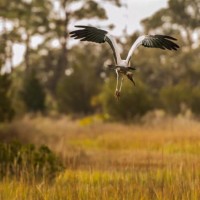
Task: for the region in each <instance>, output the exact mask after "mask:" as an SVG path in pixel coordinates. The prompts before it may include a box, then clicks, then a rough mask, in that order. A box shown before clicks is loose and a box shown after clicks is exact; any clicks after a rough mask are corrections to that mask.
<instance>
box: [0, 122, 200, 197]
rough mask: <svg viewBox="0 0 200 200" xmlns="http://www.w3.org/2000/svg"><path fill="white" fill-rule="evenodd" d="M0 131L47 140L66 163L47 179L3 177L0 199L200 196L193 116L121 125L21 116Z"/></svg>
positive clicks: (198, 126) (198, 135) (198, 133)
mask: <svg viewBox="0 0 200 200" xmlns="http://www.w3.org/2000/svg"><path fill="white" fill-rule="evenodd" d="M6 134H7V135H8V136H9V137H7V138H6V137H5V135H6ZM0 136H3V137H2V140H4V141H6V142H9V141H10V140H11V139H10V138H14V137H16V136H17V137H16V139H18V140H20V141H21V142H24V143H34V144H35V145H38V146H39V145H42V144H45V145H48V146H49V147H50V148H51V149H52V150H53V151H54V152H56V154H57V155H58V156H60V158H62V160H63V163H64V165H65V170H64V171H62V172H61V173H60V174H58V175H57V176H56V177H55V179H53V180H51V181H49V180H48V179H46V178H45V177H44V178H43V179H42V180H39V181H38V180H36V179H34V177H33V178H31V179H30V180H31V181H27V178H25V177H23V176H21V177H20V178H19V177H16V178H15V177H12V178H9V177H8V176H5V177H4V178H3V179H1V181H0V200H27V199H30V200H40V199H41V200H43V199H44V200H65V199H66V200H94V199H95V200H96V199H97V200H98V199H99V200H138V199H139V200H140V199H141V200H151V199H152V200H156V199H159V200H168V199H170V200H171V199H172V200H173V199H174V200H185V199H188V200H198V199H200V156H199V154H200V123H199V122H198V121H194V120H188V119H182V118H181V119H173V120H171V119H169V120H166V119H164V120H163V121H159V123H156V124H154V123H153V122H152V123H151V124H148V125H147V124H143V125H141V124H140V125H139V124H138V125H122V124H105V123H102V122H92V123H87V124H86V123H83V122H81V123H79V122H78V121H70V120H69V119H66V118H61V119H59V120H56V119H50V118H34V119H30V118H26V119H23V120H20V121H14V122H13V123H11V124H7V125H6V124H4V125H3V126H1V127H0ZM24 170H25V169H24ZM22 174H26V176H27V173H26V171H25V172H24V173H22ZM28 175H29V174H28Z"/></svg>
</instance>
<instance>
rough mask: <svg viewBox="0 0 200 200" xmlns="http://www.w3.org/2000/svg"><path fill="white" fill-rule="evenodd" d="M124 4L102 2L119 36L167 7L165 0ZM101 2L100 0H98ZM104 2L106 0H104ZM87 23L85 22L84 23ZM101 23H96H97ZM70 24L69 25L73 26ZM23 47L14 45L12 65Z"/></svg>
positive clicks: (17, 60)
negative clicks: (114, 4)
mask: <svg viewBox="0 0 200 200" xmlns="http://www.w3.org/2000/svg"><path fill="white" fill-rule="evenodd" d="M122 1H123V2H124V3H125V5H126V6H124V7H123V8H117V7H116V6H112V5H110V4H108V3H104V4H103V5H104V8H105V9H106V11H107V15H108V20H107V21H108V24H114V25H115V29H114V30H113V31H112V34H113V35H116V36H119V35H121V34H122V30H124V29H125V28H127V33H128V34H131V33H133V32H134V31H136V30H141V29H142V27H141V25H140V21H141V20H142V19H144V18H146V17H149V16H151V15H152V14H153V13H154V12H156V11H158V10H159V9H161V8H164V7H167V0H122ZM100 2H101V1H100ZM104 2H106V1H104ZM80 23H81V24H85V25H87V24H88V21H85V20H82V21H78V22H76V24H80ZM86 23H87V24H86ZM90 24H92V25H96V24H97V21H96V20H92V21H91V22H90ZM99 24H100V25H102V26H103V24H101V23H98V25H99ZM73 25H74V24H72V25H71V26H73ZM40 41H41V40H39V39H37V38H35V39H34V40H33V42H32V43H34V46H36V45H37V44H38V43H39V42H40ZM24 51H25V49H24V47H23V46H22V45H14V59H13V62H14V65H17V64H19V63H20V62H21V61H22V58H23V54H24Z"/></svg>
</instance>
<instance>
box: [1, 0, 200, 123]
mask: <svg viewBox="0 0 200 200" xmlns="http://www.w3.org/2000/svg"><path fill="white" fill-rule="evenodd" d="M109 3H111V4H113V5H115V6H122V4H121V2H120V1H119V0H110V1H109ZM56 8H57V9H56ZM177 13H178V14H177ZM106 17H107V15H106V11H105V9H104V8H103V7H102V4H101V3H99V2H98V1H92V0H82V1H76V0H57V1H53V0H47V1H39V0H15V1H11V2H10V3H9V4H8V3H7V1H5V0H0V21H1V24H2V30H1V33H0V69H1V70H3V69H4V68H5V66H6V68H7V69H9V73H4V74H1V76H0V97H1V98H0V121H5V120H10V119H12V118H13V117H14V116H20V115H24V114H26V113H30V112H31V113H35V112H41V113H44V114H48V113H50V112H52V111H56V112H58V113H63V114H73V115H74V114H75V115H86V114H92V113H97V112H98V113H104V114H108V115H109V116H110V117H111V118H113V119H124V120H126V119H134V118H135V117H140V116H143V115H144V114H145V113H147V112H148V111H151V110H154V109H163V110H165V111H166V112H167V113H170V114H174V115H176V114H178V113H180V112H183V111H184V109H190V110H191V111H192V112H193V113H194V114H196V115H199V113H200V104H199V102H200V90H199V86H200V81H199V77H200V66H199V59H198V58H199V55H200V47H199V43H200V27H199V22H200V3H199V1H198V0H194V1H192V2H191V1H188V0H179V1H178V0H175V1H174V0H169V2H168V7H167V8H164V9H161V10H159V11H158V12H156V13H154V14H153V15H152V16H151V17H149V18H147V19H144V20H142V22H141V23H142V26H143V31H142V32H134V33H133V34H132V35H130V36H129V35H127V36H126V40H125V41H124V40H123V41H120V39H119V43H120V44H121V45H122V46H123V49H124V50H125V51H124V52H123V53H124V55H122V57H123V56H125V55H126V53H127V52H128V50H129V48H130V46H131V45H132V43H133V41H134V40H135V39H136V38H137V37H138V36H139V35H141V34H166V35H172V36H174V37H176V38H178V43H179V45H180V46H181V48H180V50H179V51H178V52H176V53H174V52H167V51H162V50H157V49H151V50H149V49H147V48H142V47H141V48H139V50H138V51H137V52H136V54H135V55H133V58H134V59H132V60H134V63H132V64H133V65H135V66H136V68H137V70H136V72H135V76H134V78H135V82H136V87H133V85H132V84H131V83H129V82H128V81H125V84H124V89H123V93H122V97H121V100H120V101H119V102H117V101H116V100H115V99H114V88H115V87H114V85H115V81H116V80H115V74H114V73H112V72H110V71H108V70H106V69H105V68H104V66H106V63H107V62H108V61H109V62H113V60H110V59H111V58H112V55H111V54H112V52H111V50H110V49H109V47H108V45H106V44H103V45H104V46H103V47H102V46H100V45H95V44H91V43H81V45H76V44H75V45H73V46H71V45H69V34H68V33H69V25H70V24H71V23H72V22H75V21H77V20H80V19H93V18H98V20H104V19H106ZM8 23H10V24H11V27H12V28H10V29H8V28H7V26H6V24H8ZM111 27H112V25H111V26H110V27H107V29H109V28H111ZM36 36H37V37H40V38H41V40H42V42H41V43H40V44H39V45H38V46H37V48H33V47H32V45H31V44H32V43H31V41H32V39H33V37H36ZM54 42H56V43H57V46H56V47H55V46H54V45H53V43H54ZM16 43H20V44H23V45H24V46H25V53H24V58H23V62H22V63H20V64H19V66H17V67H14V66H13V45H14V44H16ZM109 55H110V56H109ZM132 62H133V61H132Z"/></svg>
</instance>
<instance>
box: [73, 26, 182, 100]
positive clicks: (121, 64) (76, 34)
mask: <svg viewBox="0 0 200 200" xmlns="http://www.w3.org/2000/svg"><path fill="white" fill-rule="evenodd" d="M75 27H77V28H80V29H78V30H75V31H72V32H70V36H71V37H73V38H74V39H80V41H90V42H96V43H104V42H107V43H108V44H109V45H110V47H111V49H112V51H113V55H114V60H115V65H108V67H109V68H110V69H113V70H115V72H116V74H117V84H116V90H115V95H116V97H117V98H119V97H120V92H121V89H122V82H123V77H122V78H121V84H120V86H119V74H122V75H125V76H127V78H128V79H129V80H130V81H131V82H132V83H133V84H135V82H134V80H133V72H132V71H133V70H135V68H134V67H131V66H130V59H131V56H132V54H133V53H134V51H135V50H136V49H137V48H138V47H139V46H140V45H142V46H144V47H149V48H160V49H163V50H165V49H168V50H177V49H178V48H179V46H178V45H177V44H176V43H175V42H173V40H176V39H175V38H173V37H171V36H166V35H143V36H140V37H138V38H137V40H136V41H135V42H134V43H133V45H132V47H131V48H130V50H129V52H128V55H127V58H126V59H121V56H120V51H119V48H118V46H117V43H116V40H115V38H114V37H113V36H112V35H110V34H109V33H108V32H107V31H105V30H101V29H98V28H95V27H92V26H75Z"/></svg>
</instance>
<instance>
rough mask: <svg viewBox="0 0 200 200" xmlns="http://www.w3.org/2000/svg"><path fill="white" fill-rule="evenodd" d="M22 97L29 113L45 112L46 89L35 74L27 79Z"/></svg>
mask: <svg viewBox="0 0 200 200" xmlns="http://www.w3.org/2000/svg"><path fill="white" fill-rule="evenodd" d="M21 97H22V100H23V101H24V103H25V105H26V108H27V111H28V112H38V111H40V112H43V111H44V110H45V92H44V88H43V87H42V85H41V83H40V80H39V79H38V78H37V77H36V74H35V73H34V72H33V73H31V74H29V75H28V76H27V77H25V79H24V83H23V89H22V91H21Z"/></svg>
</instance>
